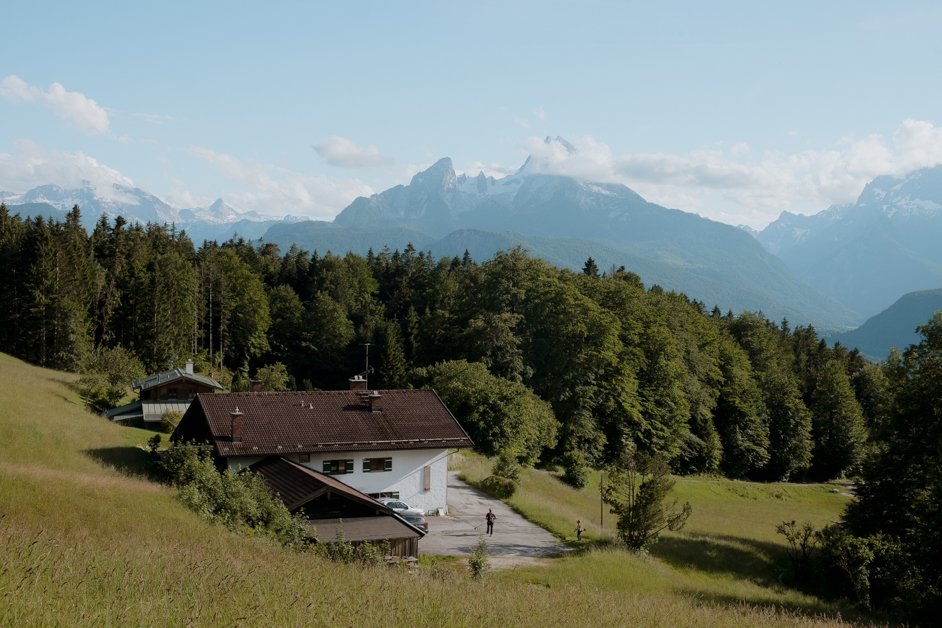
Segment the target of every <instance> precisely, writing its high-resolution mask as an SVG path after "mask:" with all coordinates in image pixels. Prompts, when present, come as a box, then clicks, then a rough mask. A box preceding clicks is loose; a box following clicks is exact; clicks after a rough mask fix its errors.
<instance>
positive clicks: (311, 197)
mask: <svg viewBox="0 0 942 628" xmlns="http://www.w3.org/2000/svg"><path fill="white" fill-rule="evenodd" d="M190 153H191V154H192V155H194V156H196V157H198V158H200V159H202V160H203V161H205V162H207V163H208V164H210V165H211V166H213V167H215V168H216V169H217V170H219V171H220V172H221V173H222V174H223V175H224V176H226V177H227V178H228V179H230V180H232V181H234V182H236V183H239V184H241V185H243V186H244V187H245V188H246V189H245V190H244V191H243V192H241V193H239V192H237V193H234V194H227V195H226V198H227V199H231V202H232V203H233V204H234V205H236V206H238V207H242V208H245V209H250V210H255V211H257V212H259V213H262V214H269V215H282V214H286V213H291V214H297V215H304V216H308V217H311V218H319V219H323V220H327V219H330V218H333V217H334V216H335V215H337V214H338V213H339V212H340V211H341V210H342V209H343V208H344V207H346V206H347V205H349V204H350V202H351V201H353V199H355V198H356V197H357V196H369V195H370V194H372V193H373V190H372V189H371V188H370V187H369V186H368V185H366V184H364V183H363V182H362V181H359V180H357V179H351V180H335V179H330V178H328V177H323V176H309V175H304V174H300V173H297V172H293V171H290V170H286V169H284V168H279V167H276V166H272V165H268V164H261V163H257V162H247V161H243V160H241V159H239V158H237V157H234V156H232V155H227V154H225V153H219V152H216V151H213V150H210V149H208V148H202V147H194V148H191V149H190Z"/></svg>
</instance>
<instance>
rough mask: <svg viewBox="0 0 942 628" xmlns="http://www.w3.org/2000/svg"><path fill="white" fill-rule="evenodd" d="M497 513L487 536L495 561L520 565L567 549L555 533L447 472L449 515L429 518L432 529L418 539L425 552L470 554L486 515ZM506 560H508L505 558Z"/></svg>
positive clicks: (457, 554)
mask: <svg viewBox="0 0 942 628" xmlns="http://www.w3.org/2000/svg"><path fill="white" fill-rule="evenodd" d="M488 508H490V509H492V510H493V511H494V514H495V515H497V520H496V521H495V522H494V534H493V535H492V536H485V539H486V541H487V550H488V551H487V553H488V556H490V557H491V558H492V559H495V558H496V559H497V561H496V562H498V563H500V564H502V565H504V564H519V563H526V562H530V559H536V558H545V557H547V556H556V555H559V554H562V553H563V552H565V551H566V548H565V547H564V546H562V545H560V543H559V542H558V541H557V540H556V537H554V536H553V535H552V534H550V533H549V532H547V531H546V530H544V529H543V528H541V527H539V526H537V525H534V524H532V523H530V522H529V521H527V520H526V519H524V518H523V517H521V516H520V515H518V514H517V513H515V512H514V511H513V510H511V509H510V507H509V506H507V505H506V504H505V503H504V502H502V501H500V500H497V499H494V498H492V497H489V496H488V495H485V494H484V493H482V492H480V491H478V490H477V489H474V488H472V487H470V486H468V485H467V484H465V483H464V482H462V481H461V480H459V479H458V473H457V472H456V471H449V472H448V515H446V516H443V517H428V528H429V532H428V534H427V535H425V537H424V538H423V539H422V540H421V541H419V550H420V551H421V552H422V553H423V554H438V555H444V556H468V555H470V554H471V551H472V549H473V548H474V546H475V545H476V544H477V542H478V538H479V536H481V535H482V534H484V531H485V530H486V527H487V526H486V524H485V522H484V515H485V514H487V509H488ZM504 559H507V560H504Z"/></svg>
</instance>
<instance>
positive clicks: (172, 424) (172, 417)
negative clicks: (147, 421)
mask: <svg viewBox="0 0 942 628" xmlns="http://www.w3.org/2000/svg"><path fill="white" fill-rule="evenodd" d="M182 418H183V415H182V414H180V413H179V412H173V411H172V410H168V411H167V412H164V413H163V414H162V415H161V416H160V429H161V430H163V431H164V432H167V433H168V434H169V433H171V432H173V430H175V429H177V424H178V423H180V419H182Z"/></svg>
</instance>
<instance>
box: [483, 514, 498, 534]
mask: <svg viewBox="0 0 942 628" xmlns="http://www.w3.org/2000/svg"><path fill="white" fill-rule="evenodd" d="M494 519H497V515H495V514H494V511H493V510H491V509H490V508H488V509H487V514H486V515H484V520H485V521H487V533H488V534H489V535H491V536H494Z"/></svg>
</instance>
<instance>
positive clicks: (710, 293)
mask: <svg viewBox="0 0 942 628" xmlns="http://www.w3.org/2000/svg"><path fill="white" fill-rule="evenodd" d="M344 229H347V230H350V231H344ZM423 236H424V238H423ZM264 239H266V240H269V241H273V242H276V243H278V244H279V245H281V246H282V248H284V247H285V246H288V245H290V244H291V243H292V242H295V243H297V244H298V245H299V246H301V247H303V248H307V249H317V250H319V251H322V252H323V251H326V250H328V249H330V250H332V251H334V252H335V253H343V252H346V251H347V250H353V251H356V252H360V253H363V252H365V250H366V246H365V245H368V246H369V247H372V248H373V249H374V250H378V249H380V248H382V246H383V245H388V246H389V247H390V248H402V247H404V246H405V245H406V244H407V243H408V242H412V243H413V244H414V245H415V246H416V247H417V248H420V249H425V250H430V251H431V252H432V253H433V254H434V255H436V256H445V255H460V254H461V253H462V252H463V251H464V250H465V249H468V250H469V252H470V253H471V254H472V255H473V256H474V257H475V258H476V259H485V258H487V257H490V256H491V255H493V253H494V252H496V251H498V250H503V249H507V248H511V247H512V246H516V245H520V246H523V247H524V248H526V249H528V250H529V251H530V252H531V253H532V254H533V255H535V256H538V257H542V258H544V259H547V260H549V261H551V262H553V263H555V264H558V265H560V266H564V267H569V268H574V269H575V268H581V267H582V265H583V263H584V262H585V260H586V258H588V257H590V256H591V257H593V258H594V259H595V260H596V262H597V263H598V264H599V267H600V268H602V269H603V270H605V269H607V268H609V267H611V266H612V265H614V266H620V265H624V266H625V267H626V268H628V269H629V270H632V271H633V272H636V273H638V274H639V275H640V276H641V278H642V280H644V281H645V283H647V284H648V285H651V284H653V283H658V284H660V285H662V286H663V287H665V288H668V289H674V290H678V291H683V292H685V293H686V294H688V295H689V296H690V297H692V298H696V299H699V300H701V301H703V302H704V303H705V304H706V305H707V307H712V306H713V305H719V306H720V308H721V309H723V310H724V311H725V310H726V309H732V310H734V311H742V310H761V311H763V312H764V313H765V314H766V315H768V316H770V317H772V318H773V319H775V320H778V319H780V318H788V319H789V320H790V321H792V322H793V323H809V322H810V323H814V324H815V325H816V326H818V327H819V328H822V329H846V328H847V327H849V326H850V325H852V324H853V323H854V322H856V321H855V318H854V316H853V315H852V314H851V313H850V312H849V311H848V310H847V309H845V308H843V307H842V306H841V305H839V304H838V303H837V302H835V301H833V300H831V299H829V298H828V297H826V296H824V295H822V294H820V293H818V292H816V291H815V290H812V289H810V288H809V287H808V286H806V285H804V284H803V283H802V282H801V281H800V280H798V278H797V277H796V276H795V275H794V274H793V273H792V272H791V271H789V270H788V268H787V267H786V266H785V265H784V264H783V263H782V262H781V261H780V260H779V259H778V258H776V257H775V256H774V255H770V254H769V253H768V252H766V251H765V250H763V248H762V247H761V246H760V245H759V244H758V243H757V242H756V240H755V239H754V238H753V237H752V236H750V235H749V234H748V233H746V232H744V231H742V230H741V229H737V228H736V227H731V226H728V225H724V224H721V223H718V222H714V221H711V220H707V219H705V218H701V217H700V216H697V215H695V214H690V213H686V212H682V211H679V210H675V209H667V208H665V207H661V206H659V205H655V204H653V203H649V202H647V201H646V200H644V199H643V198H642V197H641V196H639V195H638V194H637V193H635V192H633V191H632V190H630V189H628V188H627V187H625V186H623V185H617V184H609V183H594V182H587V181H581V180H578V179H575V178H572V177H565V176H558V175H548V174H541V173H538V172H534V171H533V170H532V167H531V162H530V160H528V161H527V163H525V164H524V166H523V167H522V168H521V169H520V170H518V171H517V172H516V173H515V174H513V175H510V176H508V177H504V178H502V179H494V178H493V177H488V176H485V175H484V174H479V175H478V176H475V177H468V176H465V175H461V176H457V175H456V174H455V170H454V168H453V166H452V163H451V160H450V159H447V158H445V159H442V160H440V161H438V162H437V163H435V164H434V165H433V166H431V167H430V168H429V169H427V170H425V171H423V172H420V173H418V174H416V175H415V176H414V177H413V178H412V181H411V183H410V184H409V185H399V186H396V187H393V188H391V189H389V190H386V191H384V192H382V193H380V194H375V195H373V196H371V197H369V198H362V197H361V198H358V199H356V200H355V201H354V202H353V203H351V204H350V205H349V206H348V207H347V208H346V209H344V211H343V212H341V213H340V214H339V215H338V216H337V218H336V219H335V220H334V223H333V225H331V226H328V223H300V224H298V225H293V226H292V227H291V229H290V230H288V229H285V228H283V227H273V228H272V229H271V230H269V232H268V233H266V234H265V236H264ZM423 240H424V243H422V242H423ZM856 320H859V319H856Z"/></svg>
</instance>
